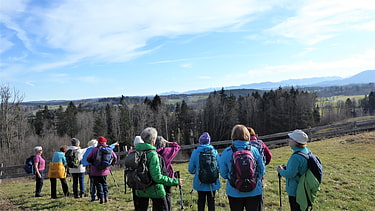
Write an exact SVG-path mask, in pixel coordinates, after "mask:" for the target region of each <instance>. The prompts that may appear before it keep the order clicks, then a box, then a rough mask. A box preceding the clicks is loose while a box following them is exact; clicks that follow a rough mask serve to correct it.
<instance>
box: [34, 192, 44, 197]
mask: <svg viewBox="0 0 375 211" xmlns="http://www.w3.org/2000/svg"><path fill="white" fill-rule="evenodd" d="M35 197H43V195H42V194H40V193H37V194H35Z"/></svg>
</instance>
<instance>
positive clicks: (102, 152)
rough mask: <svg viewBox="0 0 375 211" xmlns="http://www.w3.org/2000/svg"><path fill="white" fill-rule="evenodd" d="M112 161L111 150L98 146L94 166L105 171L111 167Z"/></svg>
mask: <svg viewBox="0 0 375 211" xmlns="http://www.w3.org/2000/svg"><path fill="white" fill-rule="evenodd" d="M112 160H113V156H112V148H111V147H105V146H99V147H98V152H97V153H96V159H95V162H94V166H95V167H96V168H97V169H99V170H105V169H106V168H108V167H109V166H110V165H111V163H112Z"/></svg>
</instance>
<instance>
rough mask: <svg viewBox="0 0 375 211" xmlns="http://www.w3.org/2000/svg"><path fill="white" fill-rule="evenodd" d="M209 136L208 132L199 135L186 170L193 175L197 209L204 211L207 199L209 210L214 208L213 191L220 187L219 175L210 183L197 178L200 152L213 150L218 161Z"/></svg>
mask: <svg viewBox="0 0 375 211" xmlns="http://www.w3.org/2000/svg"><path fill="white" fill-rule="evenodd" d="M210 142H211V138H210V135H209V134H208V133H203V134H202V135H201V136H200V137H199V144H200V145H198V146H197V149H195V150H194V151H193V153H192V154H191V156H190V162H189V166H188V171H189V173H191V174H195V175H194V181H193V189H194V190H196V191H198V211H204V207H205V204H206V199H207V206H208V210H209V211H214V210H215V191H216V190H219V189H220V179H219V177H218V178H217V179H216V181H215V182H214V183H212V184H205V183H202V182H201V181H200V180H199V175H198V173H199V167H200V165H199V155H200V153H201V152H204V151H209V150H213V153H214V154H215V155H216V160H217V162H218V163H219V160H220V156H219V154H218V153H217V151H216V149H214V147H213V146H212V145H210Z"/></svg>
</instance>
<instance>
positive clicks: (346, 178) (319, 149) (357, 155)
mask: <svg viewBox="0 0 375 211" xmlns="http://www.w3.org/2000/svg"><path fill="white" fill-rule="evenodd" d="M374 137H375V132H369V133H361V134H355V135H347V136H342V137H336V138H330V139H324V140H321V141H317V142H312V143H309V144H308V148H309V149H310V150H312V151H313V152H314V154H316V155H317V156H319V158H320V159H321V161H322V162H323V165H324V175H323V182H322V185H321V190H320V191H319V192H318V196H317V199H316V204H315V205H314V209H313V210H318V211H319V210H321V211H323V210H373V208H374V207H375V198H374V194H373V190H374V188H375V186H374V182H373V175H374V173H375V172H374V169H373V166H374V165H375V160H374V159H373V155H374V154H375V139H374ZM271 151H272V154H273V159H272V161H271V163H270V164H269V165H268V166H267V172H266V175H265V180H264V186H265V188H264V204H265V209H266V210H270V211H276V210H279V194H278V193H279V189H278V188H279V186H278V177H277V174H276V171H275V169H276V166H278V165H281V164H283V163H286V162H287V160H288V158H289V156H290V155H291V153H292V152H291V150H290V148H289V147H281V148H278V149H272V150H271ZM174 168H175V170H176V171H180V172H181V175H182V179H183V186H182V191H183V200H184V205H185V209H186V210H197V192H196V191H193V192H191V190H192V179H193V175H192V174H189V173H188V172H187V163H182V164H174ZM353 175H355V176H353ZM85 180H86V181H87V177H85ZM5 181H6V182H4V183H3V184H2V186H1V190H0V204H2V207H8V208H11V209H14V210H31V209H32V210H36V209H38V210H102V209H108V210H131V209H132V208H133V202H132V197H131V192H130V191H131V190H130V189H129V188H128V189H127V193H124V182H123V169H122V168H118V169H113V174H111V175H108V179H107V182H108V185H109V192H110V203H107V204H105V205H100V204H99V203H98V202H89V200H88V198H79V199H74V200H73V198H71V197H67V198H65V197H62V190H61V187H60V186H59V185H58V186H57V187H58V189H57V190H58V197H59V198H58V199H51V198H50V182H49V181H48V180H46V181H45V185H44V187H43V194H44V195H45V197H42V198H35V197H33V191H34V188H35V181H34V180H32V179H31V178H21V179H14V180H5ZM68 183H69V187H70V191H72V190H71V178H68ZM85 184H87V183H86V182H85ZM116 184H117V185H119V188H118V187H117V186H116ZM172 200H173V208H174V210H178V209H179V208H180V205H179V204H178V201H179V189H178V188H176V187H173V188H172ZM364 202H366V203H364ZM6 205H8V206H6ZM282 205H283V207H284V209H285V210H288V209H289V204H288V198H287V194H286V193H285V179H284V178H283V179H282ZM104 207H105V208H104ZM216 208H217V210H219V211H221V210H222V211H225V210H229V204H228V198H227V196H226V194H225V180H224V179H221V189H220V190H219V193H217V195H216Z"/></svg>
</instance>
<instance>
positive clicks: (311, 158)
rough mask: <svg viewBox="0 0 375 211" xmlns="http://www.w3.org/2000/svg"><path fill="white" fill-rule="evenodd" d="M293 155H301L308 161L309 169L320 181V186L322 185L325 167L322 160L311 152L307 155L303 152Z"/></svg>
mask: <svg viewBox="0 0 375 211" xmlns="http://www.w3.org/2000/svg"><path fill="white" fill-rule="evenodd" d="M293 154H297V155H301V156H303V157H304V158H305V159H306V160H307V166H308V168H309V169H310V171H311V172H312V173H313V174H314V176H315V178H316V179H317V180H318V181H319V184H321V183H322V177H323V165H322V162H321V161H320V159H319V158H318V157H317V156H315V155H314V154H313V153H311V152H309V153H305V152H302V151H297V152H294V153H293Z"/></svg>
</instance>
